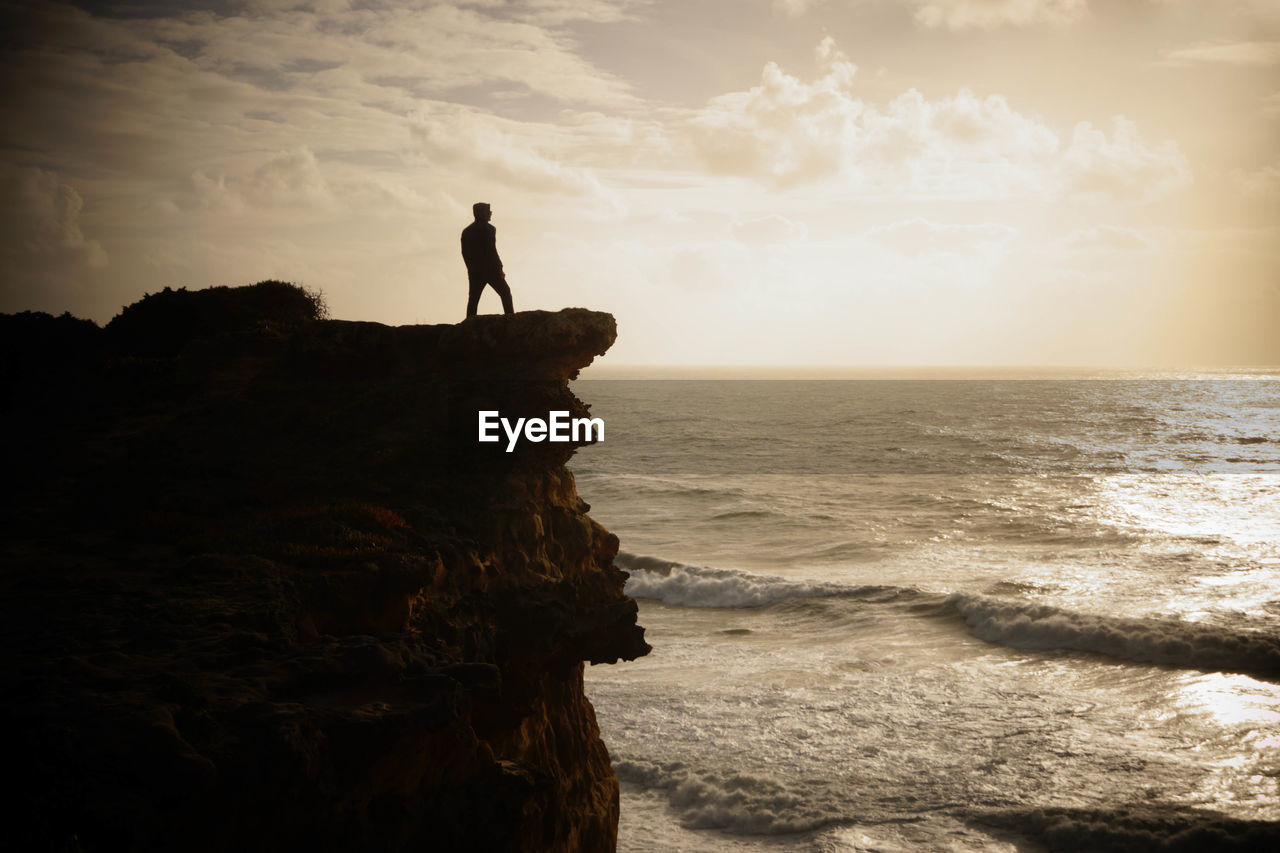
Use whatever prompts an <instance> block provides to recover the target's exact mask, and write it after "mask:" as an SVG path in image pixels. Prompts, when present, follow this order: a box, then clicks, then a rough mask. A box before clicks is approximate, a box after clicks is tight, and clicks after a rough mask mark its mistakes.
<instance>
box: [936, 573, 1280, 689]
mask: <svg viewBox="0 0 1280 853" xmlns="http://www.w3.org/2000/svg"><path fill="white" fill-rule="evenodd" d="M947 603H948V604H949V605H951V606H952V607H953V608H954V609H955V610H956V612H957V613H959V614H960V617H961V618H962V619H963V620H964V622H965V624H966V625H967V626H968V627H969V632H970V633H971V634H973V635H974V636H975V637H978V638H979V639H982V640H986V641H987V642H990V643H998V644H1000V645H1003V646H1011V647H1013V648H1017V649H1072V650H1076V651H1085V652H1098V653H1100V654H1104V655H1109V656H1111V657H1115V658H1122V659H1124V660H1130V661H1136V662H1139V663H1156V664H1169V665H1173V666H1182V667H1187V668H1190V669H1207V670H1219V671H1222V672H1239V673H1246V674H1249V675H1257V676H1266V677H1269V678H1271V679H1274V678H1276V677H1277V676H1280V637H1276V636H1273V635H1271V634H1264V633H1262V632H1260V631H1241V630H1232V629H1230V628H1224V627H1220V626H1215V625H1201V624H1197V623H1194V622H1183V621H1180V620H1177V619H1161V618H1144V619H1135V618H1124V617H1114V616H1103V615H1098V614H1091V613H1079V612H1075V611H1071V610H1063V609H1061V608H1058V607H1053V606H1051V605H1047V604H1034V603H1031V602H1018V601H1008V600H1000V599H995V598H990V597H987V596H984V595H973V594H969V593H952V594H951V595H950V596H948V598H947Z"/></svg>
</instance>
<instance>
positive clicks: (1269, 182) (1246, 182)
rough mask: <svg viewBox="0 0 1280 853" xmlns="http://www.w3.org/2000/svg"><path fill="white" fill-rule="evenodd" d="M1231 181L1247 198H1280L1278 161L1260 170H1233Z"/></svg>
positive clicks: (1279, 168) (1279, 162) (1279, 163)
mask: <svg viewBox="0 0 1280 853" xmlns="http://www.w3.org/2000/svg"><path fill="white" fill-rule="evenodd" d="M1230 174H1231V180H1232V181H1233V182H1234V183H1235V185H1236V187H1237V188H1238V189H1239V190H1240V192H1241V193H1242V194H1243V195H1245V196H1247V197H1248V198H1255V199H1267V198H1276V197H1280V160H1277V161H1276V162H1274V163H1270V164H1268V165H1266V166H1263V167H1262V168H1260V169H1252V170H1250V169H1233V170H1232V171H1231V173H1230Z"/></svg>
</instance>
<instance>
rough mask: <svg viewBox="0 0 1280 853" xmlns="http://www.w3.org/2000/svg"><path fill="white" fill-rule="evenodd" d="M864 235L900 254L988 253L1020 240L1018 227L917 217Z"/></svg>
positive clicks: (870, 230) (884, 226)
mask: <svg viewBox="0 0 1280 853" xmlns="http://www.w3.org/2000/svg"><path fill="white" fill-rule="evenodd" d="M863 237H864V239H866V240H869V241H870V242H873V243H876V244H879V245H881V246H885V247H886V248H889V249H892V250H893V251H895V252H897V253H898V254H900V255H907V256H912V255H924V254H934V253H943V252H945V253H952V254H963V253H970V252H976V253H979V254H984V255H988V254H992V253H995V252H999V251H1000V250H1001V249H1003V248H1004V247H1005V246H1007V245H1008V244H1010V243H1011V242H1013V241H1014V240H1015V239H1017V237H1018V229H1016V228H1012V227H1010V226H1008V225H1001V224H999V223H980V224H965V225H955V224H944V223H939V222H932V221H930V220H928V219H923V218H920V217H914V218H912V219H907V220H903V221H901V222H894V223H891V224H889V225H881V226H878V227H876V228H872V229H869V230H868V231H867V232H866V233H865V234H863Z"/></svg>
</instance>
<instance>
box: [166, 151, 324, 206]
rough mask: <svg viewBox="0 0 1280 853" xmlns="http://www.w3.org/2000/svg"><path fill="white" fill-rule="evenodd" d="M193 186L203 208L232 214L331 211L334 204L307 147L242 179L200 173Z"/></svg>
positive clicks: (194, 176) (273, 159) (287, 153)
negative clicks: (280, 209)
mask: <svg viewBox="0 0 1280 853" xmlns="http://www.w3.org/2000/svg"><path fill="white" fill-rule="evenodd" d="M191 183H192V186H193V187H194V189H195V193H196V197H197V199H199V201H200V203H201V204H202V205H203V206H205V207H210V208H217V209H221V210H226V211H230V212H232V213H243V212H244V211H245V210H247V209H250V208H276V207H313V208H332V207H333V206H334V203H335V200H334V195H333V191H332V190H331V189H330V188H329V184H328V183H327V182H326V181H325V178H324V176H323V175H321V174H320V164H319V163H318V162H317V161H316V155H315V154H313V153H312V152H311V151H310V149H308V148H306V147H305V146H299V147H297V148H294V149H293V150H290V151H283V152H281V153H279V154H276V155H274V156H273V157H271V158H270V159H268V160H267V161H266V162H265V163H262V164H261V165H259V166H258V167H257V168H256V169H254V170H253V171H252V172H251V173H250V174H248V175H246V176H243V177H234V176H232V177H228V176H227V175H225V174H223V175H219V176H218V177H217V178H216V179H215V178H211V177H209V176H208V175H206V174H205V172H204V171H203V170H200V169H197V170H196V171H195V172H194V173H192V176H191Z"/></svg>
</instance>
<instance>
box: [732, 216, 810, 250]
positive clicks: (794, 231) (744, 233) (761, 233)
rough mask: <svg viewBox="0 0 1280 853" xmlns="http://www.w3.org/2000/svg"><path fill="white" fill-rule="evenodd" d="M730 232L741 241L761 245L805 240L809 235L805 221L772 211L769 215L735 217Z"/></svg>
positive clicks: (751, 244)
mask: <svg viewBox="0 0 1280 853" xmlns="http://www.w3.org/2000/svg"><path fill="white" fill-rule="evenodd" d="M729 233H730V234H732V235H733V238H734V239H735V240H737V241H739V242H741V243H746V244H747V245H749V246H760V245H766V244H770V243H790V242H794V241H796V240H803V239H804V238H805V237H806V236H807V235H808V229H807V228H805V226H804V224H803V223H799V222H793V221H791V220H790V219H788V218H786V217H785V216H779V215H777V214H772V213H771V214H769V215H768V216H757V217H751V218H747V219H737V218H735V219H734V221H733V222H732V223H731V224H730V225H729Z"/></svg>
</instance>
